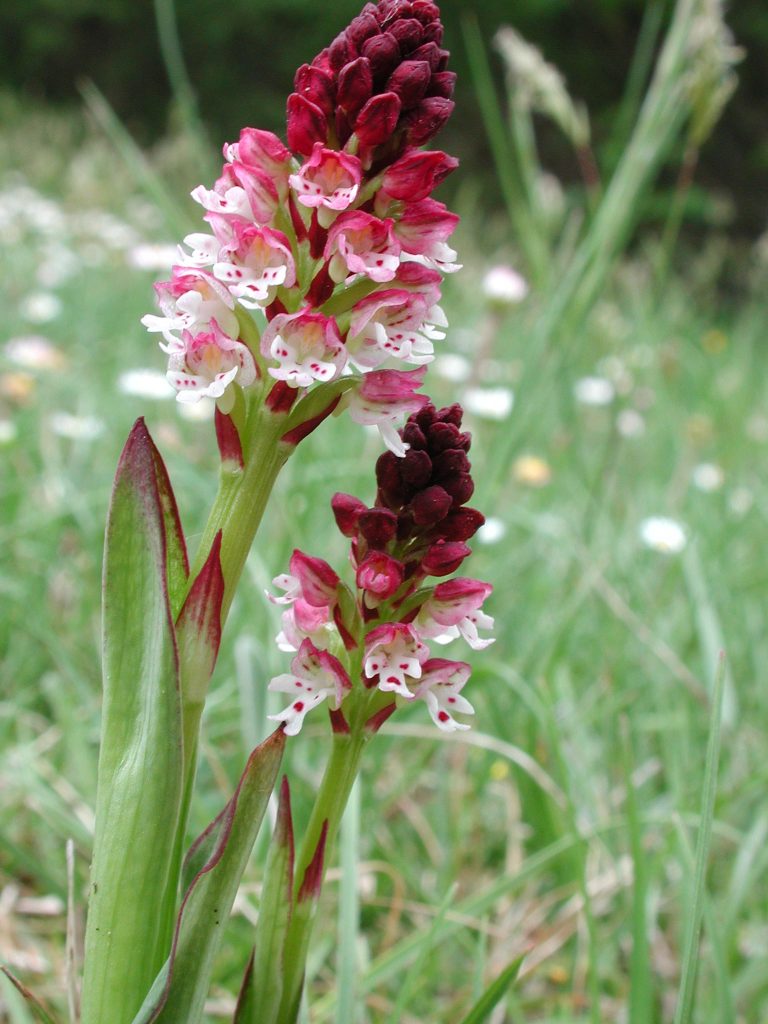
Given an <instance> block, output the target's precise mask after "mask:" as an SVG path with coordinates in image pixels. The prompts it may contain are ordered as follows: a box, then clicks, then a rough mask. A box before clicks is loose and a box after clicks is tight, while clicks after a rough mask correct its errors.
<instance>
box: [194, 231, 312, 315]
mask: <svg viewBox="0 0 768 1024" xmlns="http://www.w3.org/2000/svg"><path fill="white" fill-rule="evenodd" d="M233 229H234V236H235V237H234V239H233V241H232V242H231V243H230V244H229V245H228V246H227V247H226V251H225V252H223V253H222V254H221V255H223V256H226V259H224V260H218V261H217V262H216V263H214V265H213V273H214V276H215V277H216V279H217V280H218V281H221V282H222V284H224V285H226V286H227V288H228V289H229V292H230V294H231V295H232V296H233V297H234V298H235V299H237V301H238V302H239V303H240V305H241V306H245V308H246V309H257V308H258V307H260V306H262V305H264V304H265V303H267V302H269V301H270V300H271V298H272V297H273V296H274V289H275V288H277V287H278V286H279V285H283V284H284V285H286V286H287V287H288V288H290V287H291V286H292V285H293V284H294V282H295V281H296V269H295V266H294V262H293V255H292V253H291V244H290V242H289V241H288V239H287V238H286V236H285V235H284V234H283V233H282V232H281V231H273V230H272V229H271V228H260V227H257V226H256V225H255V224H248V223H246V222H244V221H240V220H236V221H235V222H234V223H233Z"/></svg>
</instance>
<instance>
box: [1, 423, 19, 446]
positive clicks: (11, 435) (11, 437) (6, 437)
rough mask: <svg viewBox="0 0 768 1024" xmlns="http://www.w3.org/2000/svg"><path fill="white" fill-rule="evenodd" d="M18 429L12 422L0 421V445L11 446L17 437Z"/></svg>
mask: <svg viewBox="0 0 768 1024" xmlns="http://www.w3.org/2000/svg"><path fill="white" fill-rule="evenodd" d="M18 433H19V431H18V429H17V427H16V424H15V423H14V422H13V420H0V444H12V443H13V442H14V441H15V440H16V438H17V436H18Z"/></svg>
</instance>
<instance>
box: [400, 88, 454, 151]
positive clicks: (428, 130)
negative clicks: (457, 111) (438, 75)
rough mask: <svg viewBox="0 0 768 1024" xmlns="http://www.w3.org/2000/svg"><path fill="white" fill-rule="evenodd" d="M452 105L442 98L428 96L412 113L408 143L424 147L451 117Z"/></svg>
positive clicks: (451, 102)
mask: <svg viewBox="0 0 768 1024" xmlns="http://www.w3.org/2000/svg"><path fill="white" fill-rule="evenodd" d="M453 107H454V103H453V100H447V99H445V98H444V97H442V96H428V97H427V98H426V99H425V100H422V102H421V103H420V104H419V106H418V107H417V108H416V109H415V110H414V111H413V113H412V114H411V115H410V116H411V123H410V126H409V128H408V142H409V144H410V145H412V146H424V145H425V144H426V143H427V142H429V140H430V139H431V138H433V137H434V136H435V135H437V133H438V132H439V131H440V129H441V128H442V127H443V125H444V124H445V122H446V121H447V120H448V118H449V117H450V116H451V112H452V110H453Z"/></svg>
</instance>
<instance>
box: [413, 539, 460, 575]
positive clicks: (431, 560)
mask: <svg viewBox="0 0 768 1024" xmlns="http://www.w3.org/2000/svg"><path fill="white" fill-rule="evenodd" d="M471 554H472V552H471V551H470V549H469V548H468V547H467V545H466V544H463V543H462V542H461V541H444V540H439V541H436V542H435V543H434V544H433V545H432V547H431V548H430V549H429V551H427V553H426V555H424V558H423V559H422V560H421V570H422V572H423V573H425V574H427V575H428V576H450V574H451V573H452V572H456V570H457V569H458V568H459V566H460V565H461V563H462V562H463V561H464V559H465V558H466V557H467V555H471Z"/></svg>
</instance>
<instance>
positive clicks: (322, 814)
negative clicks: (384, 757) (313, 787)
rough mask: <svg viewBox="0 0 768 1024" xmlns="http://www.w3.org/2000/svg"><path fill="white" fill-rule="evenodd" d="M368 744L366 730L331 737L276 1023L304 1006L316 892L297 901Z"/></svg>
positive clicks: (297, 882) (298, 879)
mask: <svg viewBox="0 0 768 1024" xmlns="http://www.w3.org/2000/svg"><path fill="white" fill-rule="evenodd" d="M368 739H370V734H369V733H366V732H365V730H364V729H363V728H362V727H360V728H358V729H356V730H353V731H352V732H350V733H334V736H333V745H332V747H331V755H330V757H329V758H328V763H327V765H326V766H325V773H324V775H323V780H322V782H321V783H320V789H319V790H318V794H317V798H316V799H315V804H314V807H313V809H312V814H311V817H310V819H309V824H308V825H307V829H306V831H305V833H304V839H303V841H302V844H301V847H300V849H299V852H298V856H297V858H296V871H295V873H294V900H295V903H294V910H293V915H292V917H291V923H290V925H289V927H288V934H287V936H286V941H285V953H284V957H283V964H284V970H285V977H284V987H283V1000H282V1004H281V1006H280V1012H279V1014H278V1017H277V1024H295V1021H296V1017H297V1014H298V1009H299V1003H300V1001H301V992H302V987H303V984H304V971H305V965H306V961H307V950H308V948H309V940H310V936H311V934H312V926H313V924H314V920H315V913H316V910H317V900H318V896H319V891H317V890H316V891H315V892H313V893H303V894H302V898H301V899H300V898H299V894H300V893H301V888H302V883H303V882H304V876H305V873H306V871H307V868H308V867H309V866H310V864H311V863H312V861H313V859H314V856H315V853H316V851H317V845H318V843H319V841H320V838H321V836H322V834H323V829H324V828H326V829H327V831H326V838H325V854H324V858H323V865H326V864H327V863H328V861H329V859H330V855H331V851H332V848H333V843H334V841H335V839H336V835H337V833H338V830H339V826H340V824H341V818H342V815H343V813H344V808H345V807H346V805H347V800H348V799H349V794H350V793H351V792H352V786H353V785H354V782H355V779H356V778H357V772H358V768H359V765H360V758H361V756H362V753H363V750H364V748H365V745H366V742H367V741H368ZM326 823H327V825H326ZM267 884H268V880H267ZM318 889H319V887H318Z"/></svg>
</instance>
